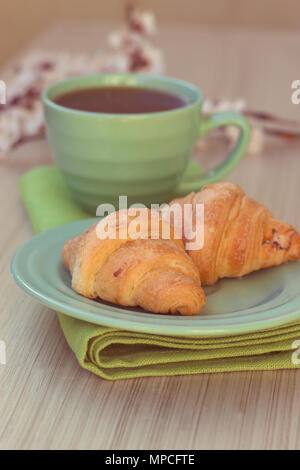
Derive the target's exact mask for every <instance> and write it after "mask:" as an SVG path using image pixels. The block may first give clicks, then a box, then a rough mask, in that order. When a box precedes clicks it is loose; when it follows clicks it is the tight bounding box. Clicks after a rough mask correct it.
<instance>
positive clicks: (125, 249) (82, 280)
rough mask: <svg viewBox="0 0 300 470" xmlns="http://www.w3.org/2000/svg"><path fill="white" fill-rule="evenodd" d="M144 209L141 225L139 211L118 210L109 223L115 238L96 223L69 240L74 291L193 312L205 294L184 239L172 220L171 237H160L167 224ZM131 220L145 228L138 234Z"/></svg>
mask: <svg viewBox="0 0 300 470" xmlns="http://www.w3.org/2000/svg"><path fill="white" fill-rule="evenodd" d="M153 212H155V213H156V214H157V216H158V228H157V230H156V234H155V238H156V239H153V238H150V235H151V221H152V218H151V217H152V215H153V214H151V213H153ZM140 213H141V215H140V216H139V223H138V219H137V215H133V216H132V215H130V214H129V211H127V210H126V211H124V210H123V211H119V212H116V213H114V216H115V218H114V219H113V222H112V223H111V224H109V223H107V224H106V225H108V226H109V227H110V228H109V230H108V231H107V233H110V232H109V231H111V230H112V229H113V231H112V232H111V233H114V236H113V237H112V236H109V237H107V238H104V237H102V235H103V233H104V229H103V227H102V228H101V227H100V229H99V225H98V224H97V223H96V224H94V225H92V226H91V227H89V228H88V229H87V230H86V231H85V232H84V233H83V234H82V235H80V236H78V237H76V238H73V239H71V240H69V241H68V242H67V243H66V245H65V246H64V248H63V250H62V259H63V263H64V265H65V267H66V268H67V269H68V270H69V271H70V273H71V275H72V287H73V289H74V290H75V291H76V292H78V293H79V294H82V295H84V296H86V297H89V298H92V299H93V298H97V297H100V298H101V299H103V300H105V301H109V302H113V303H116V304H119V305H124V306H139V307H142V308H143V309H145V310H148V311H150V312H154V313H172V314H175V313H180V314H182V315H195V314H196V313H198V312H199V310H200V309H201V308H202V307H203V306H204V304H205V294H204V291H203V290H202V288H201V284H200V278H199V273H198V270H197V268H196V266H195V265H194V263H193V261H192V259H191V258H190V257H189V256H188V255H187V253H186V252H185V250H184V244H183V241H182V240H181V239H180V238H179V237H178V238H176V236H175V235H176V234H175V231H174V227H172V226H171V225H170V224H169V227H167V228H168V229H169V234H170V236H169V239H163V238H162V234H163V229H164V228H166V224H167V222H164V221H163V220H162V218H161V216H160V215H159V213H158V212H156V211H150V210H149V209H141V210H140ZM124 216H125V218H126V217H127V223H126V225H125V224H124V221H123V218H124ZM146 222H147V223H146ZM131 223H133V224H137V225H140V227H144V226H145V227H146V228H145V229H143V228H141V229H140V233H139V234H138V235H139V236H138V237H137V236H136V235H134V234H132V233H131V231H130V230H129V229H128V227H130V224H131ZM145 223H146V224H145ZM124 228H125V231H124ZM99 230H100V232H99ZM121 235H122V236H121Z"/></svg>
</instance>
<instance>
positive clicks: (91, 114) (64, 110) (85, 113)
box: [41, 73, 203, 119]
mask: <svg viewBox="0 0 300 470" xmlns="http://www.w3.org/2000/svg"><path fill="white" fill-rule="evenodd" d="M97 77H105V78H107V79H108V80H109V79H112V78H116V77H119V78H123V79H124V80H126V79H134V78H137V77H138V78H140V79H141V80H145V81H147V79H148V80H152V81H153V80H157V81H158V82H164V83H171V84H174V85H177V86H181V87H183V88H185V89H187V90H189V91H191V92H193V93H195V96H196V99H195V100H194V101H192V102H191V103H189V104H187V105H186V106H182V107H180V108H175V109H169V110H165V111H156V112H153V113H130V114H126V113H100V112H92V111H82V110H79V109H71V108H67V107H65V106H61V105H59V104H57V103H55V102H54V101H53V99H52V98H50V97H49V96H48V94H49V93H50V92H51V91H53V89H55V88H56V87H59V86H61V85H63V84H67V83H70V82H71V83H72V82H73V83H74V84H76V83H77V82H79V81H82V80H84V79H88V80H91V79H93V78H97ZM135 85H136V86H138V83H135ZM100 86H101V85H100ZM104 86H105V85H104ZM129 86H130V85H129ZM82 88H84V87H82ZM85 88H89V85H87V86H86V87H85ZM74 89H76V88H75V87H74ZM70 91H71V90H70ZM56 96H57V95H56ZM41 98H42V102H43V104H44V105H47V106H49V107H51V108H53V109H55V110H57V111H59V112H62V113H65V114H71V115H77V116H88V117H90V118H93V117H94V118H97V117H98V118H99V117H103V118H104V117H108V118H111V119H114V118H115V119H120V118H126V119H137V118H143V119H145V118H151V117H154V116H166V115H168V114H172V115H173V114H178V113H181V112H183V111H186V110H189V109H191V108H193V107H195V106H198V105H200V104H201V103H202V102H203V94H202V92H201V90H199V89H198V88H197V87H196V86H195V85H193V84H192V83H189V82H187V81H185V80H181V79H178V78H174V77H169V76H166V75H154V74H146V73H144V74H142V73H139V74H134V73H107V74H106V73H105V74H88V75H80V76H77V77H70V78H66V79H64V80H58V81H56V82H55V83H52V84H51V85H48V86H47V87H46V88H44V90H43V91H42V94H41Z"/></svg>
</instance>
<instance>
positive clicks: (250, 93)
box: [0, 23, 300, 449]
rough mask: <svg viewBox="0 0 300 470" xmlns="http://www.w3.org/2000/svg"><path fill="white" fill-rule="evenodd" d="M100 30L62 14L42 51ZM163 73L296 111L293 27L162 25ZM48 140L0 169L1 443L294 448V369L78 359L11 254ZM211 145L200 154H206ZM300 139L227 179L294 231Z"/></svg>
mask: <svg viewBox="0 0 300 470" xmlns="http://www.w3.org/2000/svg"><path fill="white" fill-rule="evenodd" d="M106 29H107V28H104V26H101V25H98V24H96V23H92V24H75V23H60V24H57V25H56V26H55V27H53V28H52V29H51V30H50V31H48V32H46V33H45V34H44V35H43V36H42V37H40V38H37V39H36V41H35V44H34V45H35V46H38V47H40V48H42V47H45V48H47V49H49V48H51V49H55V48H58V47H61V48H71V49H73V50H75V49H78V50H84V49H90V50H91V49H92V48H93V46H94V45H95V44H99V46H100V47H101V44H102V43H103V40H104V37H105V31H106ZM159 41H160V44H161V46H162V47H163V49H164V51H165V54H166V57H167V71H168V74H169V75H175V76H177V77H180V78H184V79H187V80H190V81H192V82H194V83H195V84H197V85H198V86H199V87H201V89H202V90H203V91H204V93H205V94H206V95H209V96H211V97H217V96H220V97H226V98H235V97H244V98H246V99H247V101H248V103H249V105H250V107H256V108H259V109H263V110H269V111H274V112H277V113H279V114H280V115H282V116H286V117H297V116H299V117H300V114H299V113H300V105H299V106H297V105H293V104H292V103H291V99H290V96H291V82H292V80H295V79H300V76H299V67H298V65H299V46H300V34H299V33H291V32H286V33H283V32H280V33H277V32H268V33H264V32H260V31H253V32H250V31H248V32H247V31H244V32H243V31H232V30H224V31H221V30H218V31H214V30H209V29H206V30H199V29H196V28H192V27H191V28H188V29H183V28H181V27H180V26H179V25H178V26H176V25H161V27H160V37H159ZM50 158H51V157H50V151H49V148H48V146H47V144H46V143H45V142H44V141H40V142H34V143H28V144H25V145H23V146H21V147H19V148H18V149H16V150H15V151H13V152H11V153H10V155H9V156H8V158H7V159H6V160H5V161H3V162H2V163H1V168H0V188H1V198H0V214H1V232H0V240H1V243H0V250H1V269H0V302H1V309H0V312H1V313H0V340H2V341H5V343H6V347H7V364H6V365H0V448H1V449H11V448H13V449H63V448H64V449H85V448H88V449H143V448H148V449H216V448H217V449H249V448H251V449H288V448H290V449H296V448H298V449H299V448H300V370H299V371H295V370H293V371H278V372H277V371H274V372H241V373H222V374H205V375H195V376H177V377H162V378H142V379H136V380H123V381H117V382H109V381H105V380H101V379H99V378H98V377H96V376H94V375H93V374H91V373H89V372H87V371H85V370H83V369H81V368H80V367H79V366H78V365H77V361H76V359H75V357H74V355H73V353H72V352H71V350H70V349H69V347H68V346H67V344H66V341H65V339H64V336H63V334H62V332H61V329H60V327H59V324H58V320H57V318H56V315H55V313H54V312H52V311H50V310H49V309H47V308H45V307H43V306H41V305H40V304H38V303H37V302H36V301H35V300H33V299H31V298H30V297H28V296H27V295H25V294H24V293H23V292H22V291H21V290H19V289H18V288H17V287H16V286H15V284H14V282H13V280H12V278H11V276H10V274H9V263H10V259H11V256H12V254H13V252H14V251H15V249H16V248H18V247H19V246H20V245H21V244H22V243H23V242H24V241H26V240H27V239H28V238H29V237H31V236H32V228H31V225H30V222H29V221H28V218H27V216H26V214H25V211H24V209H23V206H22V202H21V200H20V196H19V192H18V186H17V184H18V179H19V176H20V175H21V174H22V173H23V172H24V171H26V170H27V169H29V168H31V167H33V166H34V165H37V164H40V163H43V164H45V163H46V164H47V163H48V162H50ZM210 158H211V155H210V154H209V152H202V155H200V160H201V161H202V162H203V161H204V162H206V163H207V162H209V161H210ZM299 177H300V144H299V143H298V144H293V145H291V144H289V145H288V144H282V143H278V144H277V145H274V144H272V145H268V146H267V148H266V149H265V151H264V152H263V154H262V155H258V156H246V157H245V158H244V159H243V161H242V162H241V163H240V165H239V166H238V168H236V169H235V170H234V172H233V173H232V174H231V175H230V177H229V178H228V180H230V181H232V182H237V183H239V184H240V185H241V186H242V187H243V188H244V189H245V190H246V191H247V192H248V193H249V195H251V196H253V197H255V198H257V199H258V200H259V201H261V202H264V203H265V204H267V205H268V206H269V207H270V209H271V210H272V211H273V212H274V213H275V214H276V216H278V217H280V218H283V219H285V220H287V221H289V222H290V223H291V224H294V225H295V226H296V227H297V228H298V229H300V211H299V191H300V190H299ZM299 339H300V338H299Z"/></svg>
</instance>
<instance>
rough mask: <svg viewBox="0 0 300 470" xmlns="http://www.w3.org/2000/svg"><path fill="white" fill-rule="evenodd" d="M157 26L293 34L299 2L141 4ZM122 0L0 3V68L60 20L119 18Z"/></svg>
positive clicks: (145, 0) (299, 24)
mask: <svg viewBox="0 0 300 470" xmlns="http://www.w3.org/2000/svg"><path fill="white" fill-rule="evenodd" d="M138 3H139V6H140V7H141V8H145V9H150V10H152V11H154V12H155V15H156V17H157V19H158V21H159V23H160V24H161V23H163V22H174V23H176V22H180V23H185V24H187V25H188V24H189V23H190V24H192V25H199V26H202V25H210V26H218V27H224V28H228V27H237V28H251V29H253V28H259V29H279V30H297V29H299V28H300V1H299V0H206V1H205V0H140V1H139V2H138ZM123 4H124V1H123V0H26V1H24V0H1V3H0V7H1V11H0V31H1V41H0V64H3V63H5V62H6V61H7V60H9V59H10V57H11V56H13V55H15V54H16V53H17V52H18V51H19V50H20V49H22V48H23V47H24V45H26V43H28V42H30V40H32V39H33V38H34V37H35V36H36V35H37V34H38V33H40V32H41V31H43V30H45V28H47V27H49V26H51V25H52V24H53V23H55V22H57V21H60V20H65V19H68V20H72V19H74V20H108V21H109V20H111V21H116V20H120V18H121V17H122V15H123Z"/></svg>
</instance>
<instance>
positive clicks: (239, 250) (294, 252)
mask: <svg viewBox="0 0 300 470" xmlns="http://www.w3.org/2000/svg"><path fill="white" fill-rule="evenodd" d="M175 202H176V203H177V204H180V205H181V206H183V205H184V204H186V203H188V204H192V205H193V208H195V206H196V204H198V203H203V204H204V246H203V248H202V249H200V250H191V251H189V255H190V256H191V258H192V259H193V261H194V262H195V264H196V266H197V267H198V270H199V274H200V278H201V282H202V284H204V285H212V284H214V283H215V282H216V281H217V280H218V279H220V278H224V277H240V276H243V275H245V274H248V273H250V272H252V271H255V270H258V269H261V268H266V267H270V266H275V265H280V264H282V263H284V262H286V261H290V260H297V259H299V258H300V236H299V234H298V233H297V231H296V230H295V229H294V228H293V227H292V226H291V225H289V224H286V223H284V222H281V221H279V220H277V219H275V218H274V217H273V215H272V214H271V212H270V211H269V210H268V209H267V208H266V207H265V206H264V205H263V204H260V203H258V202H256V201H254V200H253V199H251V198H250V197H248V196H247V195H246V194H245V193H244V191H243V190H242V189H241V188H240V187H239V186H238V185H236V184H232V183H226V182H220V183H214V184H210V185H207V186H204V187H203V189H202V190H201V191H200V192H198V193H197V194H195V193H191V194H189V195H188V196H186V197H185V198H182V199H177V200H174V201H172V203H171V205H172V204H173V203H175ZM183 222H184V221H183ZM175 228H176V227H175ZM192 229H193V230H194V229H195V223H194V222H193V224H192ZM187 235H188V234H187ZM182 238H183V240H184V242H186V241H187V238H188V236H187V237H185V234H184V233H182Z"/></svg>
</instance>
